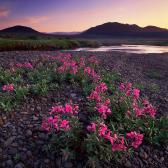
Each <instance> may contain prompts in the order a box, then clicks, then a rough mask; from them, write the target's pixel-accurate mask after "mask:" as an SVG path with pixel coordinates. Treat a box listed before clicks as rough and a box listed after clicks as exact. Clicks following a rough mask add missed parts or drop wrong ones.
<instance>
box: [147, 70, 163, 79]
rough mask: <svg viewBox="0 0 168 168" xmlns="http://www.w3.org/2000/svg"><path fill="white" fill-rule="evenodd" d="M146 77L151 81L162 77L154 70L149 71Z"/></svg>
mask: <svg viewBox="0 0 168 168" xmlns="http://www.w3.org/2000/svg"><path fill="white" fill-rule="evenodd" d="M147 76H148V77H149V78H151V79H158V80H159V79H162V75H161V74H160V72H159V71H156V70H150V71H148V72H147Z"/></svg>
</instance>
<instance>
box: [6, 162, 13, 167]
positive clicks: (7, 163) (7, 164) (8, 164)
mask: <svg viewBox="0 0 168 168" xmlns="http://www.w3.org/2000/svg"><path fill="white" fill-rule="evenodd" d="M6 166H7V167H8V168H13V166H14V163H13V161H12V160H7V161H6Z"/></svg>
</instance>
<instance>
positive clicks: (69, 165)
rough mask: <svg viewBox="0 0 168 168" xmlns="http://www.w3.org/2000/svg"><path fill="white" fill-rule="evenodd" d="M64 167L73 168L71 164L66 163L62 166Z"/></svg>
mask: <svg viewBox="0 0 168 168" xmlns="http://www.w3.org/2000/svg"><path fill="white" fill-rule="evenodd" d="M64 167H65V168H72V167H73V164H72V163H71V162H66V163H65V164H64Z"/></svg>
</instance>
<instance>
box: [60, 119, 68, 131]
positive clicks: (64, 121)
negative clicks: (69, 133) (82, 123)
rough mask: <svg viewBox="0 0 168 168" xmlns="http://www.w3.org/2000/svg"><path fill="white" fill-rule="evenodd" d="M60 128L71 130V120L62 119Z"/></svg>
mask: <svg viewBox="0 0 168 168" xmlns="http://www.w3.org/2000/svg"><path fill="white" fill-rule="evenodd" d="M60 128H62V129H64V130H69V129H70V126H69V121H67V120H62V122H61V125H60Z"/></svg>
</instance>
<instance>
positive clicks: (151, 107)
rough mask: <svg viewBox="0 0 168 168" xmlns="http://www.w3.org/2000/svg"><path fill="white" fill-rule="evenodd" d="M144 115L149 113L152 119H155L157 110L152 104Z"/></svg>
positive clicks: (145, 109) (146, 108)
mask: <svg viewBox="0 0 168 168" xmlns="http://www.w3.org/2000/svg"><path fill="white" fill-rule="evenodd" d="M144 113H148V114H149V115H150V116H151V117H155V114H156V109H155V108H154V107H153V106H152V105H151V104H148V105H147V107H145V108H144Z"/></svg>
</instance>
